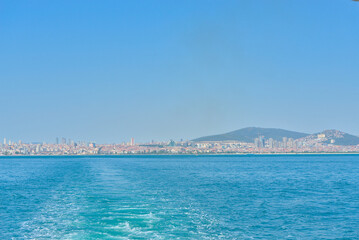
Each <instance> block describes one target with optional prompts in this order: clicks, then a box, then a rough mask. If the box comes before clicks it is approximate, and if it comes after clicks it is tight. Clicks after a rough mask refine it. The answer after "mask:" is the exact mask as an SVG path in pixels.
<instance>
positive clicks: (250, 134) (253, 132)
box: [193, 127, 309, 142]
mask: <svg viewBox="0 0 359 240" xmlns="http://www.w3.org/2000/svg"><path fill="white" fill-rule="evenodd" d="M308 135H309V134H306V133H301V132H294V131H288V130H284V129H278V128H258V127H248V128H243V129H239V130H236V131H233V132H229V133H224V134H219V135H212V136H206V137H200V138H197V139H194V140H193V141H195V142H209V141H240V142H253V141H254V139H255V138H257V137H258V136H264V137H265V138H273V139H274V140H277V141H281V140H282V139H283V137H287V138H293V139H298V138H303V137H306V136H308Z"/></svg>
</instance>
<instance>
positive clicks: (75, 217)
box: [0, 155, 359, 239]
mask: <svg viewBox="0 0 359 240" xmlns="http://www.w3.org/2000/svg"><path fill="white" fill-rule="evenodd" d="M358 186H359V156H358V155H311V156H306V155H300V156H287V155H286V156H256V155H252V156H133V157H112V156H103V157H51V156H49V157H1V158H0V199H1V208H0V215H1V219H0V238H1V239H99V238H101V239H357V238H358V237H359V231H358V229H359V188H358Z"/></svg>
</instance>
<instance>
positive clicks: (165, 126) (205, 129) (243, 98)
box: [0, 0, 359, 143]
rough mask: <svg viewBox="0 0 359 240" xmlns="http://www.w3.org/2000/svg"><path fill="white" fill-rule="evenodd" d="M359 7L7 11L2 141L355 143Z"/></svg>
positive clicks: (180, 5)
mask: <svg viewBox="0 0 359 240" xmlns="http://www.w3.org/2000/svg"><path fill="white" fill-rule="evenodd" d="M358 63H359V3H358V2H354V1H351V0H316V1H313V0H300V1H288V0H275V1H274V0H273V1H269V0H257V1H253V0H236V1H220V0H217V1H212V0H203V1H200V0H196V1H193V0H191V1H189V0H185V1H165V0H162V1H157V0H153V1H148V0H135V1H130V0H128V1H115V0H112V1H110V0H108V1H77V0H71V1H70V0H67V1H59V0H54V1H45V0H38V1H35V0H33V1H13V0H6V1H4V0H0V84H1V85H0V107H1V113H2V114H1V117H0V138H3V137H6V138H7V139H11V140H13V141H18V140H20V139H21V140H23V141H27V142H31V141H50V142H53V141H54V140H55V138H56V137H66V138H71V139H74V140H86V141H90V140H91V141H92V140H93V141H96V142H98V143H112V142H122V141H129V139H130V138H131V137H134V138H135V139H136V141H150V140H152V139H154V140H169V139H174V140H178V139H181V138H183V139H192V138H195V137H201V136H205V135H211V134H217V133H224V132H228V131H232V130H236V129H239V128H243V127H249V126H258V127H276V128H284V129H288V130H295V131H302V132H307V133H313V132H319V131H321V130H324V129H339V130H342V131H345V132H349V133H352V134H354V135H359V111H358V103H359V94H358V93H359V81H358V76H359V66H358Z"/></svg>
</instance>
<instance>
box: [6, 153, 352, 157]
mask: <svg viewBox="0 0 359 240" xmlns="http://www.w3.org/2000/svg"><path fill="white" fill-rule="evenodd" d="M318 155H319V156H320V155H334V156H335V155H359V152H322V153H316V152H308V153H214V154H212V153H209V154H203V153H201V154H110V155H108V154H88V155H0V158H36V157H40V158H46V157H60V158H62V157H78V158H82V157H105V158H111V157H147V156H148V157H156V156H157V157H161V156H163V157H167V156H168V157H169V156H171V157H191V156H192V157H218V156H223V157H236V156H237V157H251V156H256V157H257V156H318Z"/></svg>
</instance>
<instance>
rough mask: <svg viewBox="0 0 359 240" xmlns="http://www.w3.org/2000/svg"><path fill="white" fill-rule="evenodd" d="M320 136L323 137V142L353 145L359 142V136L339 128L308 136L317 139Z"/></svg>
mask: <svg viewBox="0 0 359 240" xmlns="http://www.w3.org/2000/svg"><path fill="white" fill-rule="evenodd" d="M318 136H319V137H320V138H322V142H323V143H328V144H333V145H340V146H353V145H358V144H359V137H357V136H354V135H351V134H348V133H345V132H341V131H338V130H325V131H323V132H320V133H316V134H312V135H309V136H307V137H306V138H311V139H315V138H318Z"/></svg>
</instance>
